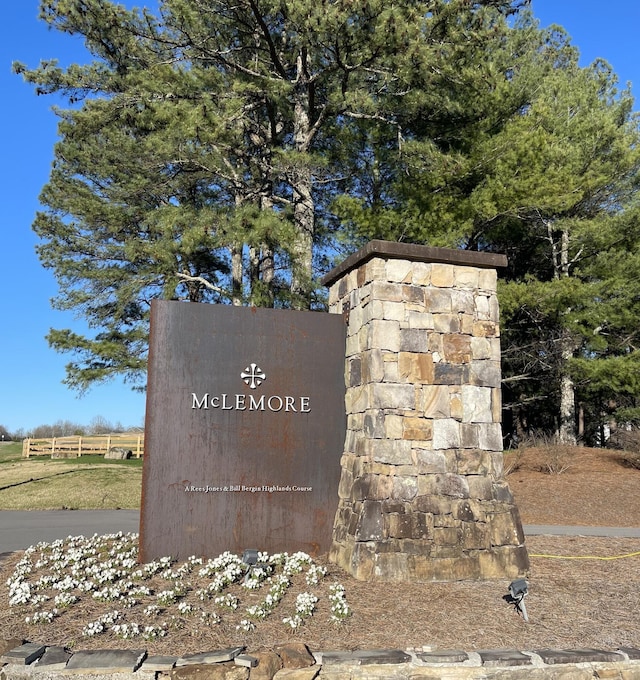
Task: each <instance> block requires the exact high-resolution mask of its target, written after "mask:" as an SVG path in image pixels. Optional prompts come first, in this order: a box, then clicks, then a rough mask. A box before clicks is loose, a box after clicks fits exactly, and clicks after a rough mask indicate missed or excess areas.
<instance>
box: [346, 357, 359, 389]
mask: <svg viewBox="0 0 640 680" xmlns="http://www.w3.org/2000/svg"><path fill="white" fill-rule="evenodd" d="M347 367H348V368H347V376H348V379H347V385H349V387H357V386H358V385H361V384H362V359H361V357H359V356H354V357H351V358H350V359H348V361H347Z"/></svg>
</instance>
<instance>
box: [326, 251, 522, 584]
mask: <svg viewBox="0 0 640 680" xmlns="http://www.w3.org/2000/svg"><path fill="white" fill-rule="evenodd" d="M415 250H416V249H415V247H414V251H413V253H412V254H415ZM448 252H449V253H451V261H450V262H425V261H415V259H403V258H402V257H400V258H398V257H385V256H384V255H381V256H375V257H371V258H369V259H364V260H363V261H362V262H360V263H359V264H357V266H354V267H353V268H351V269H349V270H347V271H346V272H344V273H343V274H342V276H341V277H340V278H338V279H336V280H335V281H333V283H332V285H331V286H330V289H329V305H330V312H332V313H335V314H343V315H344V316H345V319H346V321H347V327H348V331H347V348H346V364H345V381H346V412H347V436H346V441H345V447H344V453H343V456H342V477H341V482H340V488H339V508H338V512H337V515H336V521H335V525H334V535H333V546H332V550H331V558H332V559H333V560H334V561H335V562H336V563H337V564H339V565H340V566H341V567H342V568H344V569H345V570H347V571H348V572H349V573H351V574H352V575H353V576H355V577H356V578H359V579H363V580H382V581H398V580H400V581H449V580H462V579H488V578H499V577H507V578H514V577H518V576H522V575H524V574H525V573H526V572H527V570H528V566H529V565H528V557H527V553H526V549H525V546H524V535H523V532H522V527H521V522H520V518H519V515H518V511H517V508H516V506H515V504H514V501H513V497H512V495H511V493H510V490H509V488H508V486H507V484H506V482H505V481H504V477H503V470H502V430H501V389H500V380H501V370H500V337H499V336H500V327H499V311H498V299H497V293H496V286H497V274H496V270H495V268H492V267H490V268H486V267H485V266H470V265H468V264H456V263H455V260H456V255H455V254H456V252H457V251H448ZM445 259H446V258H445Z"/></svg>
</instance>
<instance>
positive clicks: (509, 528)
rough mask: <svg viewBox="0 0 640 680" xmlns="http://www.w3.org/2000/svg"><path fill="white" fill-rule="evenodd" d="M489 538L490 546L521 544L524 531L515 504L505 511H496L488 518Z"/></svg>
mask: <svg viewBox="0 0 640 680" xmlns="http://www.w3.org/2000/svg"><path fill="white" fill-rule="evenodd" d="M488 519H489V539H490V541H491V545H492V546H503V545H521V544H522V543H524V533H523V531H522V524H521V522H520V515H519V513H518V510H517V508H516V507H515V506H512V507H511V509H510V510H508V511H507V512H500V513H496V514H494V515H493V516H490V517H489V518H488Z"/></svg>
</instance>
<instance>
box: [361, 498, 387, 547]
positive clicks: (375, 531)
mask: <svg viewBox="0 0 640 680" xmlns="http://www.w3.org/2000/svg"><path fill="white" fill-rule="evenodd" d="M355 538H356V540H357V541H381V540H383V539H384V538H386V536H385V535H384V519H383V515H382V504H381V503H380V501H364V503H363V504H362V512H361V514H360V517H359V520H358V526H357V528H356V532H355Z"/></svg>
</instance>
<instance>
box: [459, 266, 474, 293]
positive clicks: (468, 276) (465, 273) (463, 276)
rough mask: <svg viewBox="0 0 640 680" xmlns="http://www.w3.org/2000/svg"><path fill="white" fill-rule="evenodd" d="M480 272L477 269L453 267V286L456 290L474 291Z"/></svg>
mask: <svg viewBox="0 0 640 680" xmlns="http://www.w3.org/2000/svg"><path fill="white" fill-rule="evenodd" d="M479 277H480V270H479V269H478V268H477V267H466V266H454V268H453V285H454V287H456V288H466V289H468V290H474V289H475V288H477V287H478V281H479Z"/></svg>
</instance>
